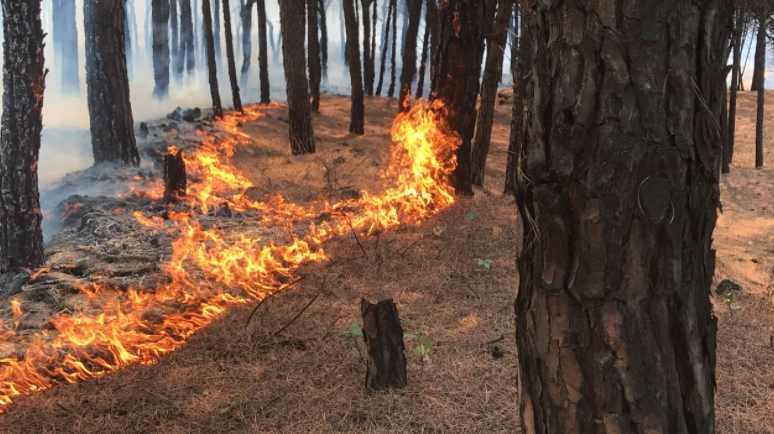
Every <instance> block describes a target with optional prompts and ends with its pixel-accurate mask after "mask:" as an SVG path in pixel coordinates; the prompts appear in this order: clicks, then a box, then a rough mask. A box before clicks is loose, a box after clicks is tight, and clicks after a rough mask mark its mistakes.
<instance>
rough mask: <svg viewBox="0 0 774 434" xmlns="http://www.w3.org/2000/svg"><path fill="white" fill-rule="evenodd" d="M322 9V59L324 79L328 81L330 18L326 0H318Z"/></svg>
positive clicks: (320, 9) (319, 8) (319, 7)
mask: <svg viewBox="0 0 774 434" xmlns="http://www.w3.org/2000/svg"><path fill="white" fill-rule="evenodd" d="M317 7H318V10H319V11H320V55H321V56H320V57H321V58H320V60H321V61H322V79H323V81H325V82H327V81H328V19H327V18H326V16H327V14H326V12H325V9H326V5H325V0H318V5H317Z"/></svg>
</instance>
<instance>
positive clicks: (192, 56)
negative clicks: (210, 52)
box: [178, 0, 196, 75]
mask: <svg viewBox="0 0 774 434" xmlns="http://www.w3.org/2000/svg"><path fill="white" fill-rule="evenodd" d="M179 54H180V65H179V70H178V73H179V74H180V75H183V68H185V71H186V72H187V73H188V74H189V75H190V74H193V72H194V68H196V48H195V46H194V23H193V11H192V10H191V0H180V53H179Z"/></svg>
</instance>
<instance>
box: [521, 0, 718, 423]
mask: <svg viewBox="0 0 774 434" xmlns="http://www.w3.org/2000/svg"><path fill="white" fill-rule="evenodd" d="M730 4H731V1H730V0H653V1H647V2H636V3H626V2H624V3H620V2H613V3H610V2H585V3H584V2H569V1H568V2H553V3H549V2H541V3H539V4H536V3H535V2H532V3H522V5H527V6H525V7H529V5H532V6H533V7H537V8H538V9H537V10H531V11H530V10H525V11H524V13H525V14H530V15H532V17H531V18H530V22H534V25H531V26H530V29H529V32H528V33H529V35H526V36H525V37H531V38H532V41H533V44H534V49H533V53H534V55H535V58H534V61H533V63H532V73H531V74H532V77H531V86H532V87H533V89H534V95H535V97H534V98H533V99H531V101H530V102H531V106H532V110H531V112H532V118H531V120H530V122H529V123H528V126H527V128H528V136H529V139H528V140H527V141H526V142H525V144H524V146H525V149H524V160H523V162H522V164H521V170H522V171H523V173H524V176H523V177H520V181H519V186H518V199H517V201H516V202H517V204H518V206H519V211H520V214H521V221H523V222H524V235H523V245H524V249H523V251H522V252H521V254H520V255H519V261H518V267H519V276H520V278H519V289H518V296H517V298H516V303H515V309H516V340H517V343H518V349H519V351H518V353H519V369H520V372H519V381H520V387H519V390H520V391H521V395H522V396H521V424H522V432H525V433H533V434H548V433H598V432H606V433H670V434H688V433H690V434H695V433H707V434H709V433H714V432H715V412H714V389H715V361H716V358H715V348H716V331H717V319H716V318H715V316H714V315H713V312H712V304H711V302H710V298H709V297H710V286H711V284H712V277H713V272H714V268H715V253H714V250H713V249H712V231H713V229H714V227H715V222H716V218H717V207H718V205H719V188H718V179H719V173H718V169H719V158H720V136H719V133H718V128H717V126H716V120H715V119H717V117H718V116H719V114H720V104H721V100H722V92H723V88H724V84H723V80H724V71H723V68H724V66H725V63H726V60H727V58H728V57H727V56H728V53H727V51H728V48H727V47H728V30H729V29H730V28H731V20H732V17H733V14H732V13H731V10H730V7H729V6H730ZM617 8H621V9H617Z"/></svg>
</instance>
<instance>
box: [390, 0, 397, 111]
mask: <svg viewBox="0 0 774 434" xmlns="http://www.w3.org/2000/svg"><path fill="white" fill-rule="evenodd" d="M390 3H391V7H392V32H391V33H392V42H391V43H390V49H391V55H390V57H391V59H392V66H391V70H390V87H389V88H388V89H387V96H388V97H390V98H392V97H393V96H395V77H396V74H395V71H396V70H397V69H398V67H397V64H396V61H395V57H396V56H397V52H398V49H397V47H398V24H397V23H398V1H397V0H390Z"/></svg>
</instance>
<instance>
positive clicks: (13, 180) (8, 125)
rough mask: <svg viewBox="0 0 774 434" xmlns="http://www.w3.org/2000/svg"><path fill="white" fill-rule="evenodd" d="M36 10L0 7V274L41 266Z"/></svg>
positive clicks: (10, 4) (40, 76)
mask: <svg viewBox="0 0 774 434" xmlns="http://www.w3.org/2000/svg"><path fill="white" fill-rule="evenodd" d="M119 5H120V4H119ZM40 6H41V2H40V0H13V1H8V0H4V1H3V2H2V9H3V23H4V25H3V41H4V43H3V48H4V49H3V114H2V127H1V129H0V228H2V231H0V271H11V270H19V269H21V268H37V267H40V266H41V265H43V262H44V259H43V231H42V230H41V226H40V225H41V223H42V221H43V214H42V213H41V211H40V193H39V192H38V156H39V153H40V132H41V130H42V129H43V93H44V90H45V87H46V70H45V66H44V63H45V59H44V56H43V47H44V44H43V37H44V34H43V23H42V22H41V20H40V15H41V9H40Z"/></svg>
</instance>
